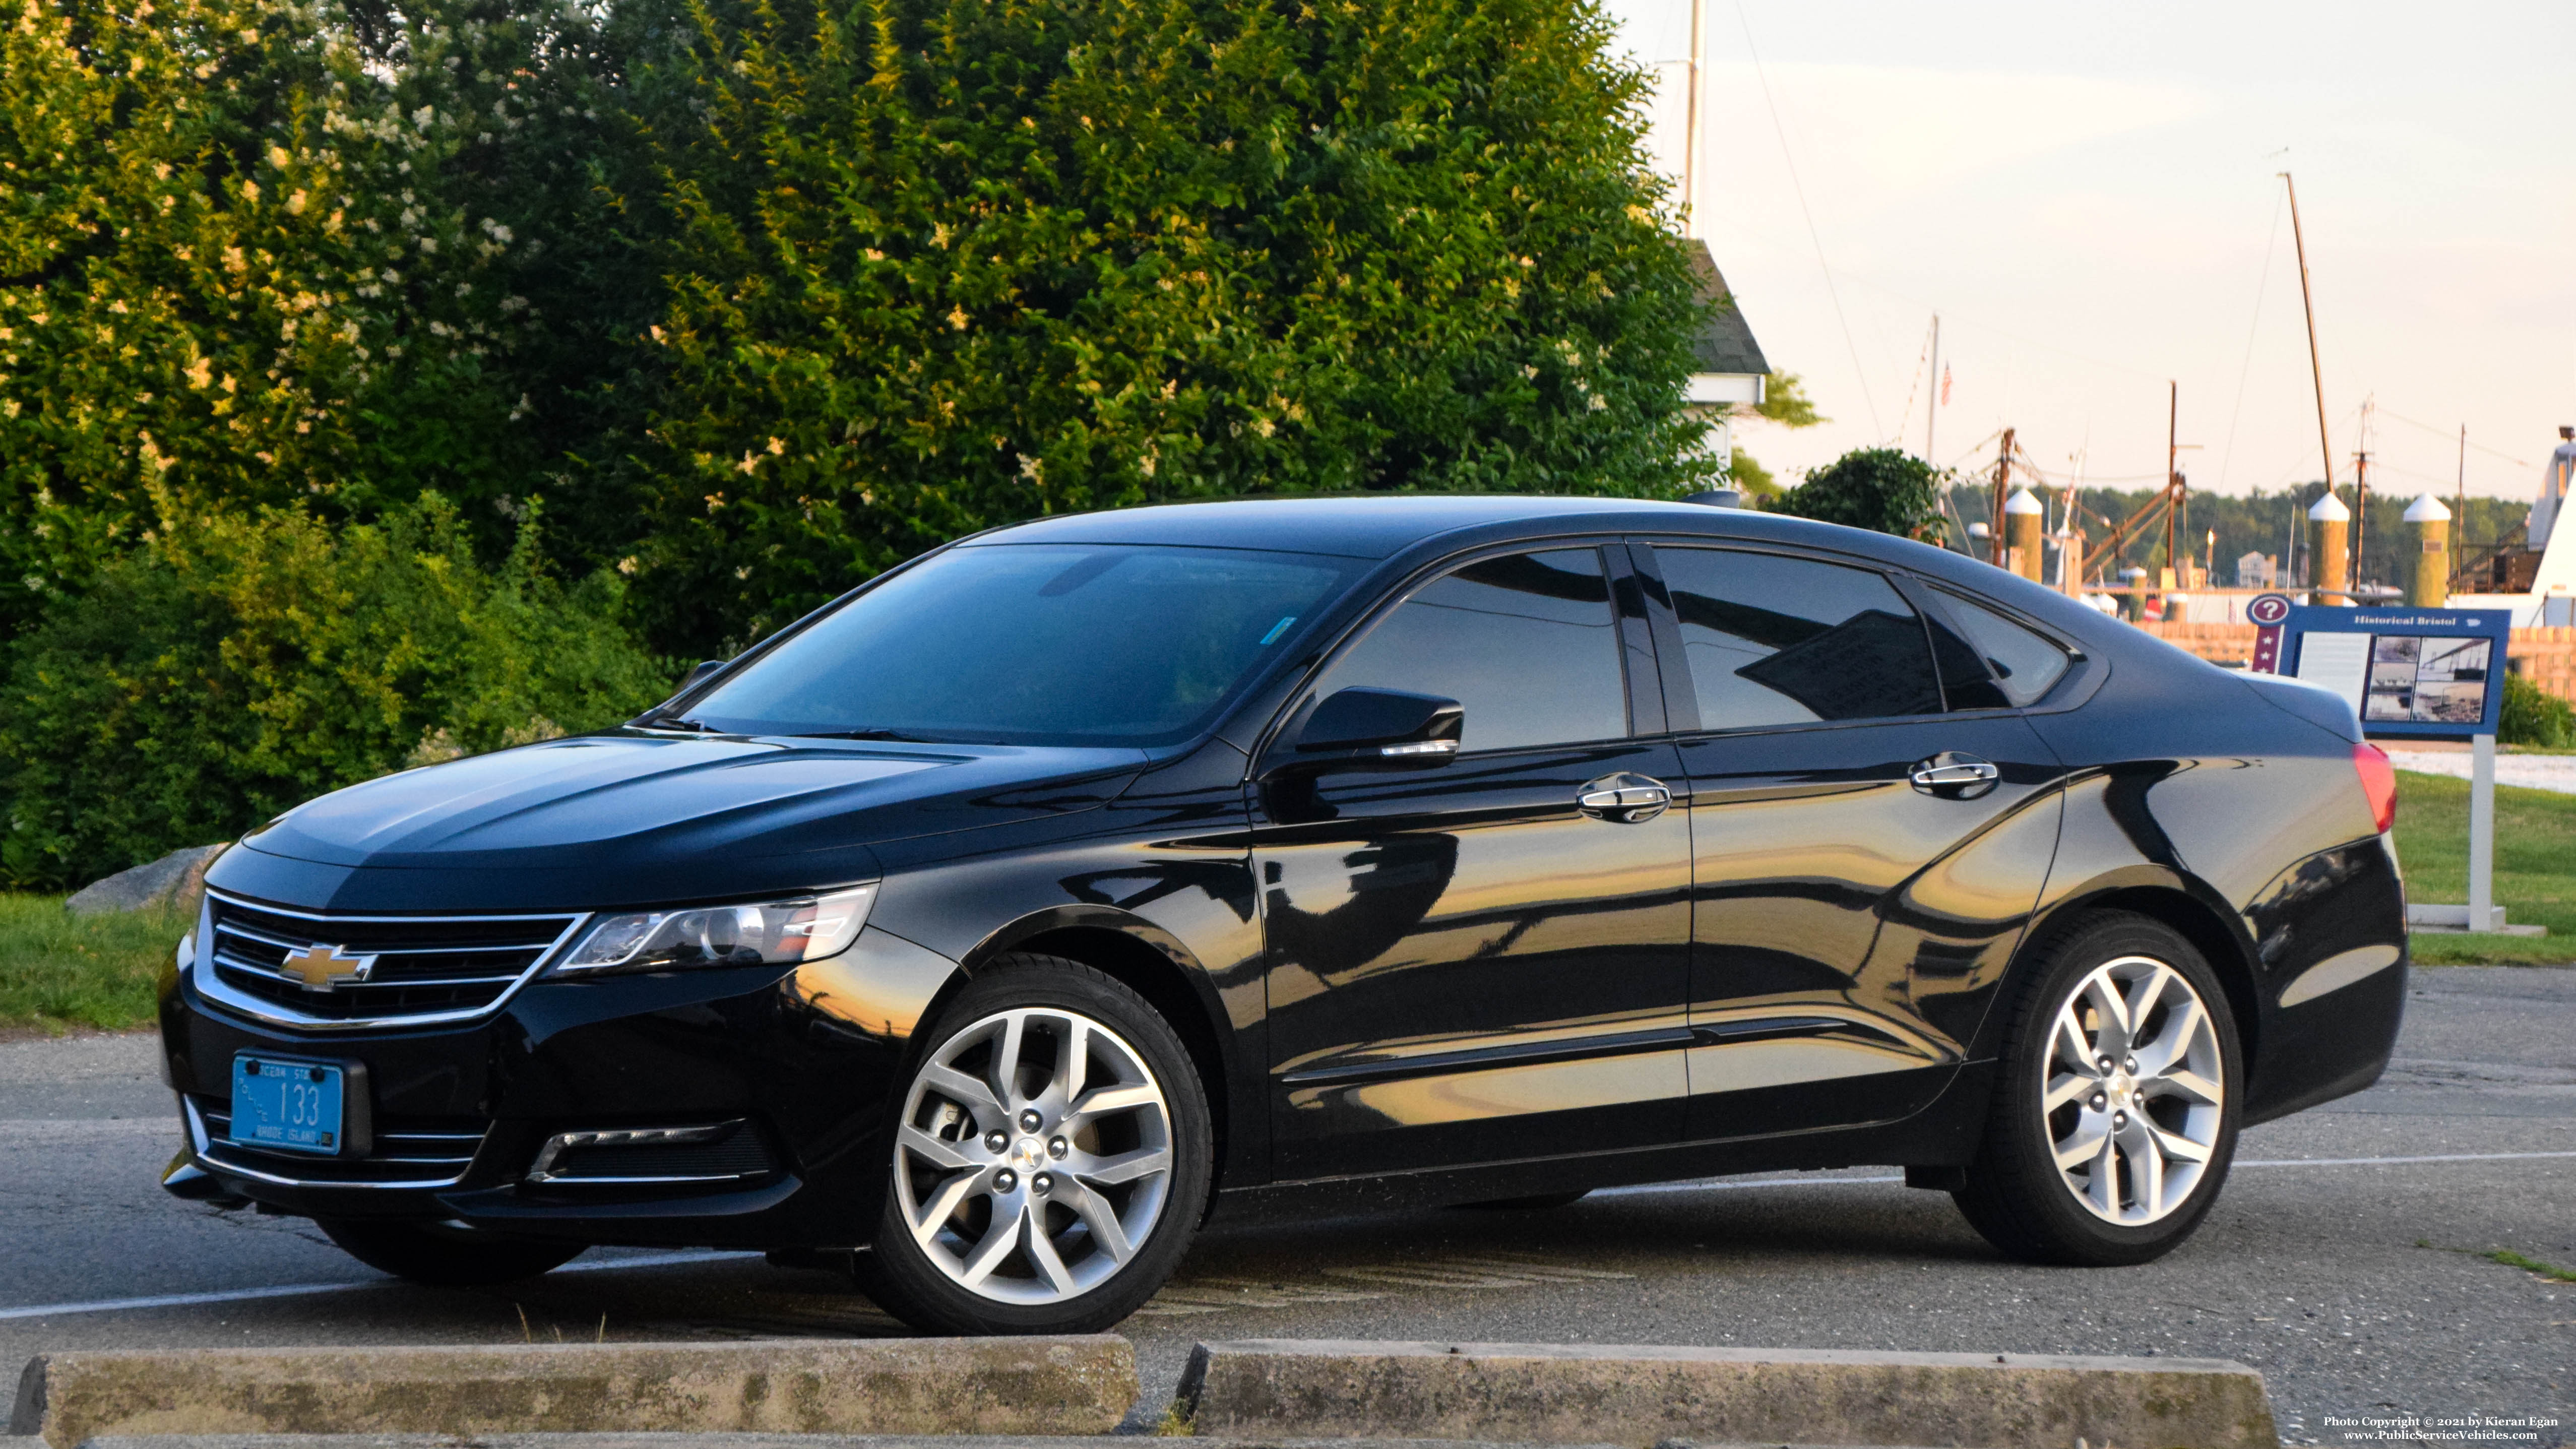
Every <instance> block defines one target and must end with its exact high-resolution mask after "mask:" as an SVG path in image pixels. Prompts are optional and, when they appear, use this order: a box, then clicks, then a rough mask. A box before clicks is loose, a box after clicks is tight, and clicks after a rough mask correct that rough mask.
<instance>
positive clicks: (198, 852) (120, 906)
mask: <svg viewBox="0 0 2576 1449" xmlns="http://www.w3.org/2000/svg"><path fill="white" fill-rule="evenodd" d="M231 843H232V842H231V841H228V840H226V841H218V842H216V843H215V844H213V845H191V846H189V847H188V848H186V849H185V850H174V851H171V852H170V853H169V854H168V855H165V856H163V857H161V858H160V859H159V860H156V861H154V862H152V863H151V864H149V865H138V866H136V867H135V868H134V869H132V870H120V871H118V872H117V873H116V874H114V875H112V876H109V877H108V878H107V879H105V880H99V881H92V882H90V883H89V884H88V885H85V886H83V887H81V888H80V889H79V890H78V891H77V892H75V893H74V894H73V896H72V898H71V899H70V900H67V901H65V902H63V909H64V910H67V911H69V912H71V913H72V914H73V915H75V916H95V915H103V914H105V913H106V912H109V911H139V910H143V909H146V908H147V907H151V906H177V907H180V908H181V909H183V910H189V911H193V910H195V909H196V908H197V902H198V900H199V899H200V898H201V897H203V896H204V895H205V893H206V867H207V866H210V865H213V864H214V863H215V857H216V856H219V855H221V854H223V853H224V847H225V846H227V845H230V844H231Z"/></svg>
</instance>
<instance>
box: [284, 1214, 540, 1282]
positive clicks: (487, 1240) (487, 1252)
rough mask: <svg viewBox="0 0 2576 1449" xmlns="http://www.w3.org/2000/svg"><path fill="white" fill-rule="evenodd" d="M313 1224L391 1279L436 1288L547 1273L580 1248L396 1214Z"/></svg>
mask: <svg viewBox="0 0 2576 1449" xmlns="http://www.w3.org/2000/svg"><path fill="white" fill-rule="evenodd" d="M315 1221H316V1224H317V1225H318V1226H319V1227H320V1228H321V1229H322V1231H323V1232H324V1233H325V1234H327V1235H329V1237H330V1239H331V1241H332V1242H334V1243H337V1244H338V1245H339V1247H340V1251H341V1252H344V1253H346V1254H348V1255H349V1256H350V1257H352V1258H355V1259H357V1260H358V1261H359V1262H361V1263H364V1264H366V1265H367V1266H368V1267H370V1268H377V1269H381V1270H383V1271H384V1272H387V1273H391V1274H393V1275H394V1276H395V1277H397V1278H408V1279H410V1280H411V1281H412V1282H414V1283H430V1284H435V1285H437V1286H439V1287H442V1288H478V1287H483V1286H487V1285H489V1284H494V1283H515V1282H517V1281H519V1280H520V1279H522V1278H534V1277H536V1276H537V1275H539V1274H541V1273H551V1272H553V1271H554V1270H555V1269H557V1268H560V1267H562V1266H563V1265H564V1264H566V1263H568V1262H570V1261H572V1259H573V1258H575V1257H576V1256H578V1255H579V1254H580V1253H581V1250H582V1248H583V1246H584V1245H583V1244H581V1243H564V1242H556V1241H554V1240H552V1239H547V1238H512V1237H504V1236H501V1235H499V1234H496V1233H487V1232H479V1231H477V1230H475V1229H472V1228H465V1227H458V1226H455V1225H452V1224H448V1223H432V1222H412V1221H409V1220H406V1219H402V1218H319V1219H316V1220H315Z"/></svg>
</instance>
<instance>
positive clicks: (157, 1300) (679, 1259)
mask: <svg viewBox="0 0 2576 1449" xmlns="http://www.w3.org/2000/svg"><path fill="white" fill-rule="evenodd" d="M2554 1158H2576V1152H2445V1153H2432V1154H2426V1155H2424V1156H2420V1157H2275V1158H2262V1159H2253V1160H2248V1161H2241V1162H2237V1163H2235V1164H2234V1166H2235V1167H2405V1166H2411V1165H2415V1164H2419V1163H2430V1162H2530V1161H2536V1160H2541V1159H2554ZM1904 1180H1905V1178H1904V1175H1903V1174H1901V1173H1900V1174H1892V1175H1882V1176H1871V1177H1765V1178H1757V1179H1754V1180H1752V1181H1749V1182H1736V1181H1730V1180H1714V1181H1707V1182H1652V1183H1640V1184H1638V1185H1637V1186H1634V1187H1606V1188H1602V1189H1601V1190H1599V1191H1597V1192H1595V1193H1594V1194H1593V1196H1594V1197H1636V1196H1643V1195H1645V1194H1648V1193H1676V1192H1740V1191H1743V1190H1744V1189H1746V1188H1755V1187H1859V1186H1862V1185H1864V1184H1878V1185H1884V1184H1886V1183H1891V1182H1903V1181H1904ZM758 1256H760V1255H759V1254H757V1253H750V1252H717V1251H700V1252H685V1253H650V1254H646V1255H644V1256H642V1257H635V1258H602V1259H600V1260H599V1261H597V1262H593V1263H566V1264H565V1265H564V1266H562V1267H560V1268H557V1269H556V1270H555V1271H556V1272H558V1273H598V1272H605V1271H607V1270H610V1269H615V1268H661V1267H667V1266H671V1265H674V1264H679V1263H714V1262H720V1261H722V1260H724V1259H727V1258H755V1257H758ZM400 1281H401V1280H400V1279H397V1278H374V1279H369V1280H368V1281H366V1282H362V1283H281V1284H278V1285H276V1286H274V1287H268V1288H228V1289H224V1290H222V1291H220V1292H215V1293H165V1294H161V1295H159V1296H157V1297H152V1298H101V1299H96V1300H94V1301H91V1302H88V1303H41V1304H36V1305H34V1306H31V1307H27V1308H0V1320H7V1319H14V1318H53V1317H57V1316H64V1315H69V1314H74V1313H120V1312H124V1311H127V1310H130V1309H139V1308H189V1307H194V1306H197V1305H199V1304H207V1303H247V1302H250V1301H252V1300H254V1299H259V1298H299V1297H306V1296H310V1295H312V1294H317V1293H347V1292H350V1291H352V1290H354V1289H359V1288H384V1287H390V1286H392V1285H394V1284H396V1283H399V1282H400Z"/></svg>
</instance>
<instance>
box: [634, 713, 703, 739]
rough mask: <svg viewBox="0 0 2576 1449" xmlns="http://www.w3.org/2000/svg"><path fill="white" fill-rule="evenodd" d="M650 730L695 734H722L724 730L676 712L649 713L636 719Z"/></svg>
mask: <svg viewBox="0 0 2576 1449" xmlns="http://www.w3.org/2000/svg"><path fill="white" fill-rule="evenodd" d="M636 723H637V724H639V725H641V726H643V727H644V728H646V729H648V730H688V731H691V732H692V733H695V734H702V735H720V734H723V733H724V731H723V730H720V729H717V728H716V727H715V726H714V725H711V724H708V723H707V722H706V721H704V720H695V719H684V718H682V717H681V716H679V715H676V714H648V715H646V716H644V717H643V718H642V719H639V720H637V721H636Z"/></svg>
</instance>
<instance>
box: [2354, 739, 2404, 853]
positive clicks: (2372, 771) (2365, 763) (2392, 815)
mask: <svg viewBox="0 0 2576 1449" xmlns="http://www.w3.org/2000/svg"><path fill="white" fill-rule="evenodd" d="M2352 770H2353V773H2354V774H2356V775H2359V776H2360V777H2361V793H2362V794H2363V795H2365V796H2367V797H2368V798H2369V800H2370V818H2371V819H2373V820H2376V821H2378V822H2379V833H2380V834H2382V835H2385V834H2387V833H2388V831H2389V828H2390V827H2392V826H2394V825H2395V824H2396V823H2397V767H2396V766H2395V765H2392V764H2390V763H2388V755H2387V752H2385V751H2383V750H2381V749H2380V748H2379V746H2377V745H2371V744H2361V745H2355V746H2353V747H2352Z"/></svg>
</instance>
